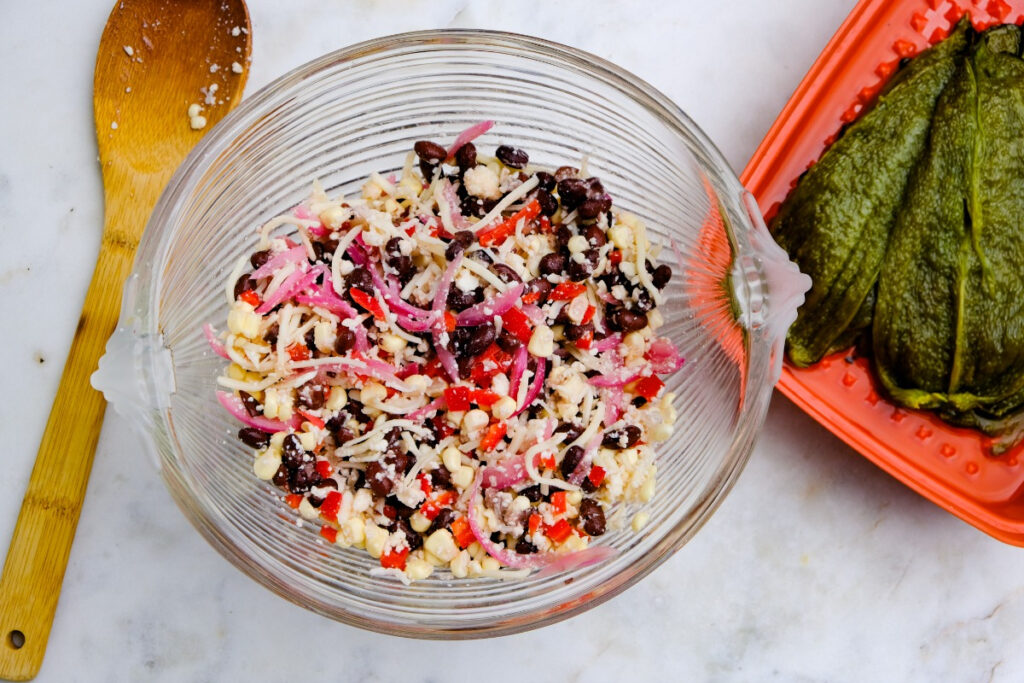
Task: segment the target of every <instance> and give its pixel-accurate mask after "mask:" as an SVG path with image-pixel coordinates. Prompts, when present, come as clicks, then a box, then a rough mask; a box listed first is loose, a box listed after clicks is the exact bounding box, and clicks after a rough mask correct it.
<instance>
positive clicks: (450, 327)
mask: <svg viewBox="0 0 1024 683" xmlns="http://www.w3.org/2000/svg"><path fill="white" fill-rule="evenodd" d="M455 324H456V320H455V316H454V315H453V314H452V312H451V311H445V312H444V329H445V331H447V332H454V331H455Z"/></svg>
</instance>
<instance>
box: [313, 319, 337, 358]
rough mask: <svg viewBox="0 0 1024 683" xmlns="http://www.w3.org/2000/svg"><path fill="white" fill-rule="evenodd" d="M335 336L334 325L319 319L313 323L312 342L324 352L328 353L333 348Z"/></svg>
mask: <svg viewBox="0 0 1024 683" xmlns="http://www.w3.org/2000/svg"><path fill="white" fill-rule="evenodd" d="M336 336H337V335H335V333H334V325H333V324H332V323H330V322H328V321H326V320H321V321H320V322H318V323H316V324H315V325H313V344H314V345H315V346H316V348H318V349H320V350H321V351H323V352H324V353H330V352H332V351H333V350H334V340H335V337H336Z"/></svg>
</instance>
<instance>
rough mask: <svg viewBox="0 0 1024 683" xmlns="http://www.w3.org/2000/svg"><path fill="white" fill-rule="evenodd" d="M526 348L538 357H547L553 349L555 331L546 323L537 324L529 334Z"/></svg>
mask: <svg viewBox="0 0 1024 683" xmlns="http://www.w3.org/2000/svg"><path fill="white" fill-rule="evenodd" d="M527 350H528V351H529V352H530V353H531V354H533V355H534V356H537V357H538V358H548V357H550V356H551V354H552V353H554V351H555V333H554V332H553V331H552V330H551V328H550V327H548V326H547V325H537V327H535V328H534V329H533V334H532V335H531V336H530V343H529V345H528V346H527Z"/></svg>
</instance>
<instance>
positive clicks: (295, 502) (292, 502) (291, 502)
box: [284, 493, 302, 509]
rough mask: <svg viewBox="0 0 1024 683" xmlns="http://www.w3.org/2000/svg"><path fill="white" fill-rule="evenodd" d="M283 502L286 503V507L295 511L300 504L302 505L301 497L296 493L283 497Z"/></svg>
mask: <svg viewBox="0 0 1024 683" xmlns="http://www.w3.org/2000/svg"><path fill="white" fill-rule="evenodd" d="M284 502H286V503H288V507H290V508H292V509H295V508H298V507H299V504H300V503H302V496H300V495H299V494H297V493H289V494H288V495H287V496H285V497H284Z"/></svg>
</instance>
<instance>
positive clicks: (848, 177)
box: [772, 20, 969, 365]
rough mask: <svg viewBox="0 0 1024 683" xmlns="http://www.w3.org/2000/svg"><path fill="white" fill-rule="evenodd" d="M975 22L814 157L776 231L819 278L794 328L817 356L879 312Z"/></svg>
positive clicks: (914, 65) (795, 356)
mask: <svg viewBox="0 0 1024 683" xmlns="http://www.w3.org/2000/svg"><path fill="white" fill-rule="evenodd" d="M968 27H969V23H968V22H967V21H966V20H964V21H961V22H960V23H959V24H958V25H957V27H956V29H955V30H954V31H953V32H952V33H951V34H950V36H949V37H948V38H947V39H946V40H944V41H943V42H941V43H939V44H938V45H936V46H935V47H933V48H931V49H930V50H927V51H925V52H923V53H922V54H921V55H920V56H918V57H917V58H916V59H914V60H913V61H911V62H910V63H909V64H908V65H907V66H906V67H904V68H903V69H902V70H901V71H899V72H898V73H897V75H896V76H895V77H894V78H893V80H892V81H891V82H890V84H889V85H888V87H887V88H886V90H885V91H884V92H883V93H882V94H881V95H880V96H879V98H878V100H877V102H876V103H875V105H874V106H873V107H872V108H871V110H870V111H868V112H867V113H866V114H864V115H863V116H862V117H861V118H860V119H859V120H858V121H857V122H856V123H855V124H853V125H852V126H850V127H849V128H848V129H847V130H846V131H845V133H844V134H843V135H842V137H840V138H839V139H838V140H837V141H836V142H835V143H834V144H833V145H832V146H831V147H830V148H829V149H828V150H827V151H826V152H825V153H824V154H823V155H822V157H821V159H820V160H819V161H818V162H817V163H816V164H815V165H814V166H812V167H811V169H810V170H808V172H807V173H806V174H805V175H804V177H803V178H802V179H801V180H800V182H799V183H798V185H797V187H796V188H795V189H794V190H793V192H791V193H790V195H789V197H787V199H786V201H785V202H783V204H782V206H781V207H780V209H779V212H778V214H777V215H776V217H775V219H774V221H773V224H772V231H773V233H774V235H775V239H776V240H777V241H778V243H779V244H780V245H781V246H782V247H783V248H784V249H786V251H787V252H788V253H789V255H790V257H791V258H792V259H793V260H794V261H795V262H796V263H797V265H798V266H799V267H800V270H802V271H803V272H804V273H807V274H808V275H810V276H811V279H812V282H813V284H812V286H811V290H810V292H808V294H807V298H806V301H805V303H804V305H803V306H802V307H801V308H800V311H799V313H798V316H797V320H796V322H795V323H794V324H793V326H792V327H791V328H790V330H789V335H788V338H787V343H788V351H789V357H790V359H791V360H792V361H793V362H794V363H796V364H797V365H810V364H812V363H815V362H817V361H818V360H820V359H821V358H822V356H824V355H825V354H826V353H828V352H830V351H833V350H837V349H839V348H841V347H843V346H845V345H848V344H849V342H850V341H851V340H852V338H853V337H854V336H855V335H856V334H857V333H858V332H859V331H860V330H862V329H864V328H866V327H867V326H868V324H869V322H870V317H871V315H870V314H871V299H870V297H871V294H872V291H873V289H874V287H875V283H876V281H877V279H878V273H879V270H880V268H881V265H882V259H883V257H884V256H885V250H886V244H887V243H888V240H889V233H890V231H891V229H892V225H893V223H894V220H895V217H896V213H897V211H898V209H899V207H900V204H901V203H902V200H903V195H904V190H905V188H906V185H907V179H908V177H909V175H910V172H911V169H912V168H913V166H914V164H915V162H916V161H917V159H918V158H919V157H920V156H921V153H922V151H923V149H924V146H925V141H926V139H927V136H928V130H929V128H930V124H931V120H932V114H933V112H934V110H935V102H936V100H937V99H938V97H939V94H940V93H941V92H942V90H943V88H944V87H945V86H946V83H947V82H948V81H949V79H950V77H951V76H952V75H953V72H954V70H955V69H956V60H957V58H958V56H960V55H961V54H963V53H964V52H965V50H966V47H967V36H968Z"/></svg>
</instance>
